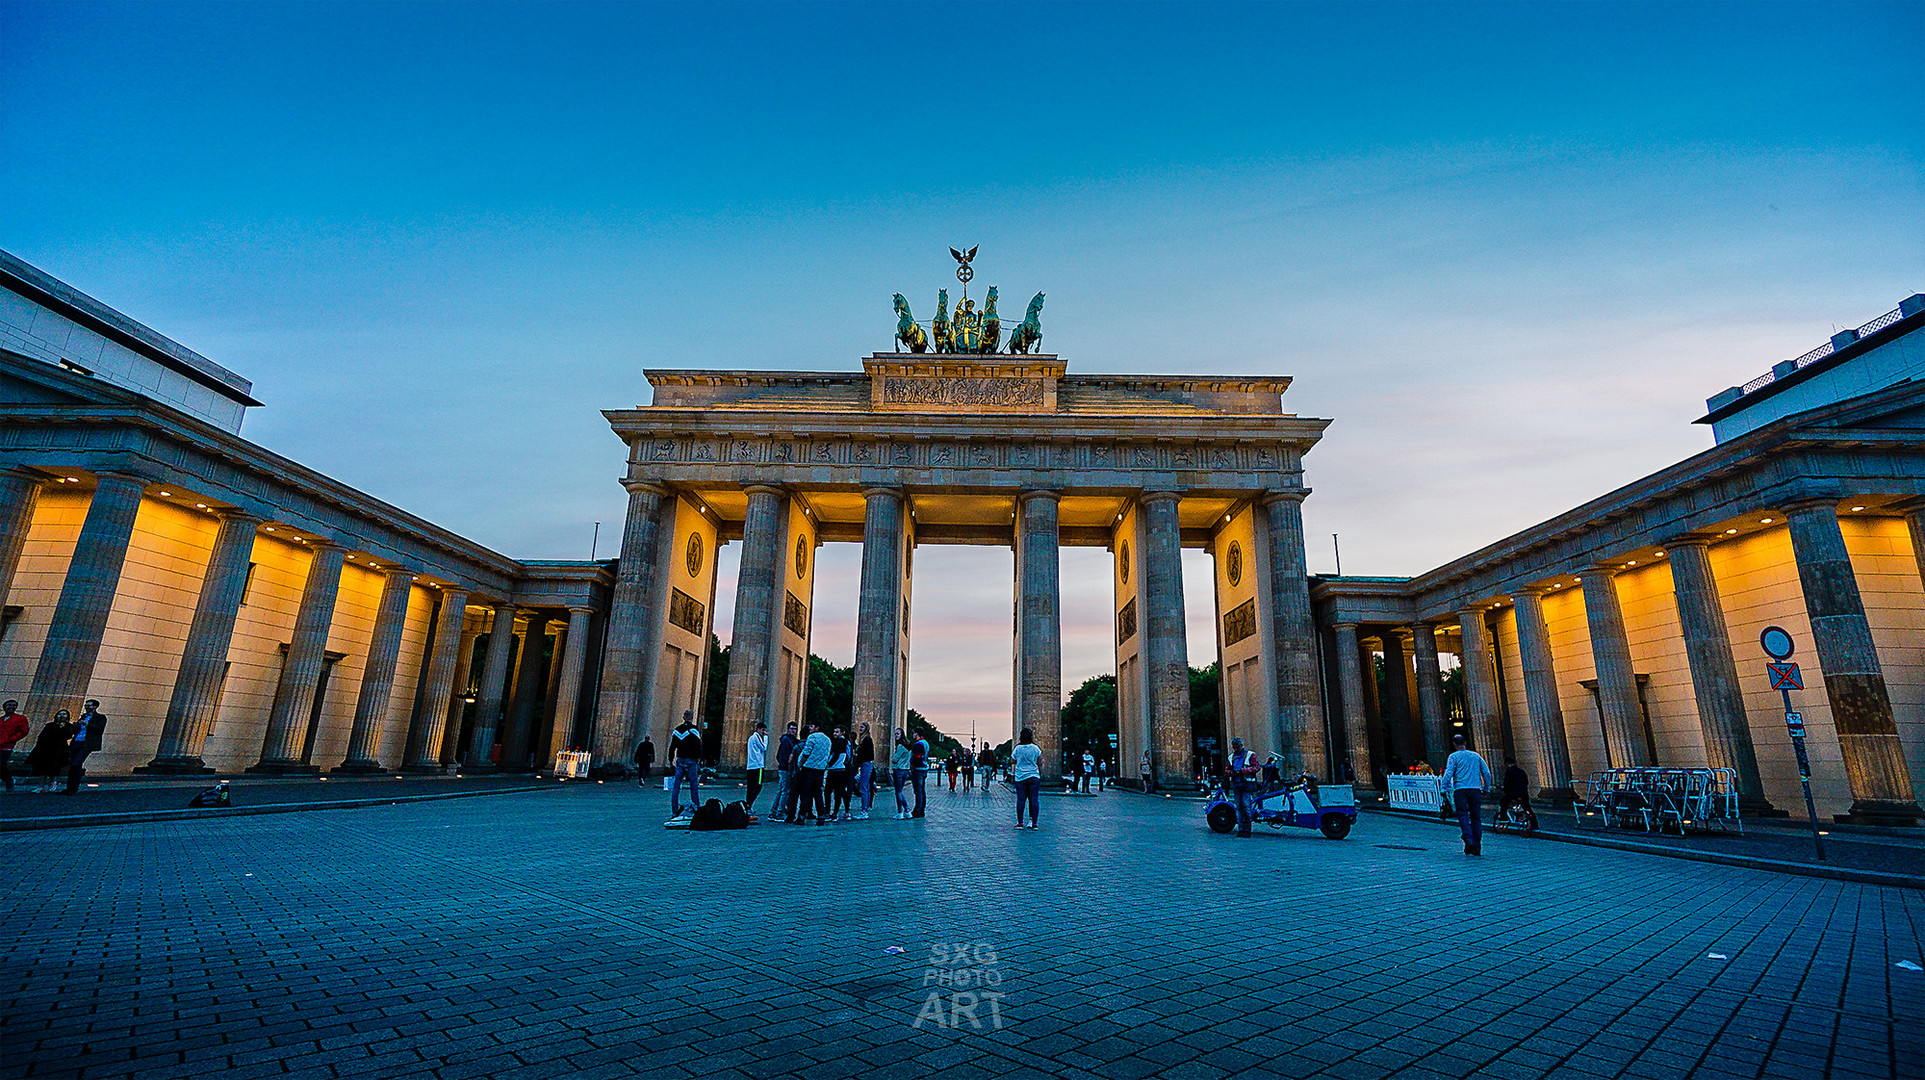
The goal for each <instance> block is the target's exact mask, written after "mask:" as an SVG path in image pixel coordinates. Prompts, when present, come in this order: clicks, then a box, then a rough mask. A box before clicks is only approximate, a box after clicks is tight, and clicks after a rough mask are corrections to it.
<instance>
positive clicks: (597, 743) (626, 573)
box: [592, 480, 674, 766]
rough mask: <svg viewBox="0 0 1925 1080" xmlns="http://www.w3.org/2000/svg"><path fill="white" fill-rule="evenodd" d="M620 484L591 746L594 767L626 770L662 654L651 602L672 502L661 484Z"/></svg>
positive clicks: (659, 611) (660, 611) (658, 615)
mask: <svg viewBox="0 0 1925 1080" xmlns="http://www.w3.org/2000/svg"><path fill="white" fill-rule="evenodd" d="M622 486H623V487H625V488H627V489H628V522H627V524H626V525H624V526H623V527H622V556H621V561H620V563H619V564H618V565H617V569H616V576H615V590H614V595H613V598H612V599H611V600H610V603H609V608H608V630H607V633H606V634H604V635H603V642H602V676H601V678H602V689H601V696H600V698H599V700H598V701H597V703H596V707H595V714H594V716H593V718H592V719H593V721H594V732H593V735H592V746H593V748H594V751H595V761H596V763H597V764H608V763H613V764H619V765H623V766H626V765H627V764H628V763H629V761H630V760H631V755H632V754H633V753H634V752H635V744H636V743H638V742H640V741H641V740H640V739H639V738H638V737H636V734H635V731H636V728H637V726H638V725H640V724H641V723H642V722H643V720H642V698H643V697H644V692H645V691H646V689H647V679H648V673H649V672H651V671H653V670H654V664H655V661H656V660H657V659H658V657H657V656H656V655H655V654H657V653H659V652H660V651H661V645H660V643H659V642H656V641H655V635H658V634H660V633H661V626H660V620H661V619H662V617H663V615H664V614H665V611H666V609H665V608H661V607H658V605H656V604H655V603H654V602H653V597H654V595H655V585H656V582H655V577H656V558H655V555H656V550H657V547H658V545H659V542H660V537H661V533H662V518H663V516H664V515H665V514H667V513H670V512H672V511H673V509H674V504H673V503H672V502H670V501H669V491H668V489H667V488H665V487H663V486H661V485H660V484H657V483H653V482H651V481H647V480H624V481H622ZM670 526H671V527H673V522H671V523H670Z"/></svg>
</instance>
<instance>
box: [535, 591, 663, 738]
mask: <svg viewBox="0 0 1925 1080" xmlns="http://www.w3.org/2000/svg"><path fill="white" fill-rule="evenodd" d="M594 617H595V612H594V610H593V609H591V608H585V607H571V608H569V609H568V630H567V633H566V634H565V635H564V636H563V637H562V644H561V673H560V674H559V675H557V676H556V683H555V718H554V722H553V723H551V724H550V725H549V733H548V758H547V764H548V767H549V768H553V767H554V764H555V755H556V754H559V753H561V752H562V751H563V750H566V749H568V737H569V736H570V735H571V734H573V732H574V730H575V707H576V704H577V703H578V702H580V700H581V696H582V669H583V667H585V666H586V665H587V663H588V623H589V620H591V619H593V618H594ZM636 741H637V742H640V741H641V740H639V739H637V740H636Z"/></svg>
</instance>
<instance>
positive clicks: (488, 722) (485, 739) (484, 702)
mask: <svg viewBox="0 0 1925 1080" xmlns="http://www.w3.org/2000/svg"><path fill="white" fill-rule="evenodd" d="M514 655H515V605H513V604H506V603H504V604H496V605H495V617H494V621H493V622H490V623H489V624H488V652H487V653H486V654H485V655H484V656H483V657H482V660H481V684H480V686H479V687H478V688H477V689H476V691H475V726H474V733H473V734H472V735H470V736H469V737H468V756H467V758H466V760H465V761H464V762H463V764H464V765H465V766H466V767H467V768H470V769H485V768H487V767H489V766H490V765H492V764H494V750H495V733H496V732H497V731H499V730H500V729H501V713H502V706H503V704H504V703H505V701H506V700H507V697H508V665H509V664H510V663H512V662H513V660H514Z"/></svg>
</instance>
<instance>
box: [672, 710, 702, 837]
mask: <svg viewBox="0 0 1925 1080" xmlns="http://www.w3.org/2000/svg"><path fill="white" fill-rule="evenodd" d="M668 757H669V760H670V761H673V762H674V763H675V782H674V784H673V785H672V786H670V788H669V793H668V805H669V816H671V817H681V816H682V785H683V784H687V785H688V799H689V803H688V807H689V811H690V812H691V813H693V812H694V810H695V808H696V807H698V806H700V805H702V783H701V779H702V729H701V728H698V727H696V726H695V713H694V712H693V711H688V712H684V713H682V722H681V723H680V724H678V725H676V727H675V731H674V732H673V733H672V734H670V735H669V738H668Z"/></svg>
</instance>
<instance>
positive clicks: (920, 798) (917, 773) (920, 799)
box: [909, 737, 929, 818]
mask: <svg viewBox="0 0 1925 1080" xmlns="http://www.w3.org/2000/svg"><path fill="white" fill-rule="evenodd" d="M928 771H929V740H928V739H924V738H921V737H916V738H912V739H910V740H909V782H910V783H911V784H913V785H915V788H916V808H915V809H914V810H912V811H910V814H909V816H910V817H912V818H919V817H921V816H922V815H923V811H924V810H926V809H927V808H928V805H929V796H928V791H927V788H928V782H929V779H928V776H927V775H926V774H927V773H928Z"/></svg>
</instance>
